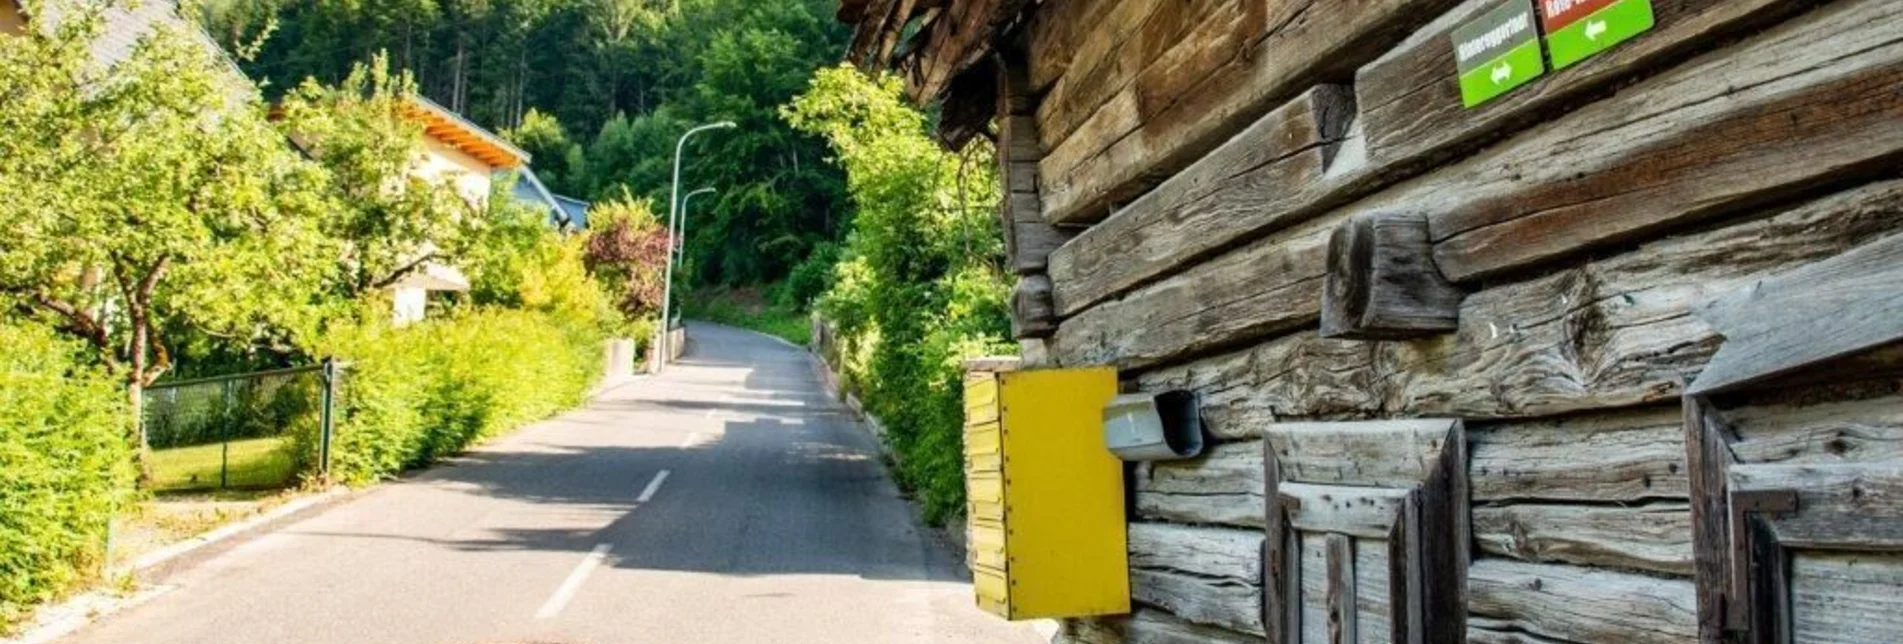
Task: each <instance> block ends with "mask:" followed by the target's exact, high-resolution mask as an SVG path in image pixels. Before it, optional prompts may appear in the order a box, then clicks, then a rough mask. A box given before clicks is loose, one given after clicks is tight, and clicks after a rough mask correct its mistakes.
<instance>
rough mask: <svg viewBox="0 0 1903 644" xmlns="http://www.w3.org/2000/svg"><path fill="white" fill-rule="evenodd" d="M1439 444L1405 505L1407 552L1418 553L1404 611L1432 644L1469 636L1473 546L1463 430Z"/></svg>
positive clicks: (1458, 426) (1454, 428) (1455, 429)
mask: <svg viewBox="0 0 1903 644" xmlns="http://www.w3.org/2000/svg"><path fill="white" fill-rule="evenodd" d="M1443 440H1444V442H1445V445H1443V446H1442V448H1441V450H1440V455H1439V459H1438V461H1439V462H1438V463H1436V464H1435V466H1434V467H1433V469H1432V470H1430V471H1429V473H1428V476H1427V478H1426V480H1424V481H1422V482H1421V487H1420V490H1419V491H1418V492H1417V493H1416V494H1415V495H1414V497H1413V498H1412V499H1410V500H1409V505H1408V510H1410V511H1412V512H1413V513H1414V515H1413V516H1410V517H1408V519H1410V520H1409V522H1408V525H1407V526H1405V530H1407V531H1409V534H1408V537H1407V538H1408V544H1407V545H1408V547H1409V548H1410V549H1414V551H1415V552H1418V553H1419V555H1418V559H1417V560H1416V561H1415V562H1412V563H1413V565H1414V566H1415V567H1416V570H1418V571H1419V572H1417V573H1416V574H1415V576H1414V577H1413V578H1412V579H1410V580H1409V582H1408V583H1409V588H1408V602H1409V607H1408V608H1409V610H1410V611H1411V615H1415V616H1418V617H1419V619H1420V621H1419V622H1417V623H1418V624H1419V626H1417V627H1416V629H1417V631H1418V632H1419V634H1420V637H1421V639H1422V640H1423V641H1430V642H1452V641H1457V640H1459V639H1460V637H1461V635H1462V634H1464V633H1466V632H1467V610H1466V608H1467V568H1468V567H1469V565H1470V563H1471V558H1472V554H1471V553H1470V552H1469V549H1470V548H1471V547H1472V543H1473V534H1472V532H1473V519H1472V517H1473V513H1472V511H1471V510H1470V509H1469V504H1470V502H1471V501H1470V499H1471V498H1472V492H1471V490H1469V489H1468V486H1467V435H1466V427H1465V426H1464V425H1463V424H1462V423H1461V422H1460V421H1453V423H1452V424H1451V426H1450V427H1449V428H1448V430H1447V435H1446V436H1445V438H1444V439H1443ZM1416 579H1417V580H1418V581H1415V580H1416ZM1415 584H1419V589H1418V590H1416V588H1415ZM1416 602H1418V603H1419V609H1418V610H1417V609H1415V603H1416Z"/></svg>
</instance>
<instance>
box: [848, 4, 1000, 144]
mask: <svg viewBox="0 0 1903 644" xmlns="http://www.w3.org/2000/svg"><path fill="white" fill-rule="evenodd" d="M1034 6H1035V2H1034V1H1033V0H840V1H839V9H838V11H837V12H836V13H835V17H836V18H838V20H839V21H840V22H844V23H847V24H851V25H854V27H853V35H852V44H851V45H850V47H849V49H848V50H847V52H846V55H847V57H848V58H849V59H851V60H852V61H853V62H854V63H855V64H857V65H859V67H860V68H861V69H868V70H873V69H890V70H892V71H894V72H896V73H897V74H898V75H899V77H900V78H902V79H904V80H905V89H906V93H907V94H909V95H910V96H911V97H912V99H913V100H914V101H917V102H919V103H941V102H942V103H944V106H943V107H944V109H943V110H942V116H941V118H940V120H939V135H940V138H941V140H943V141H944V142H945V143H947V144H948V145H950V146H952V147H958V146H961V145H963V144H964V142H965V141H968V140H970V139H971V138H972V137H973V136H976V135H977V133H978V132H979V131H981V130H982V129H983V128H984V126H985V124H986V123H988V122H990V120H991V116H992V111H993V110H992V109H991V108H992V106H993V102H994V101H995V100H996V82H997V81H996V68H995V67H994V66H993V65H992V64H991V60H990V59H991V55H992V54H993V53H994V51H995V47H996V46H997V43H998V42H999V41H1001V40H1004V39H1005V38H1004V35H1005V34H1007V33H1010V32H1013V30H1016V29H1018V28H1020V27H1021V26H1022V25H1023V24H1024V22H1025V18H1024V16H1025V14H1026V13H1027V12H1028V11H1030V10H1031V9H1032V8H1034Z"/></svg>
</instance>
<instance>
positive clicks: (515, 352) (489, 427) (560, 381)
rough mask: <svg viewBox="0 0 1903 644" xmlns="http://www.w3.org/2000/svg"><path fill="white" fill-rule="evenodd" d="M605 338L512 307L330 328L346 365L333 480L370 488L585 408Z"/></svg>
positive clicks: (331, 347) (330, 341)
mask: <svg viewBox="0 0 1903 644" xmlns="http://www.w3.org/2000/svg"><path fill="white" fill-rule="evenodd" d="M601 341H602V337H601V334H600V332H599V331H597V330H595V328H594V327H593V326H592V325H589V324H586V323H582V322H578V321H574V320H571V319H568V318H564V317H562V316H557V315H553V314H548V313H540V312H532V311H521V310H509V309H478V310H475V311H472V312H465V313H460V314H457V315H454V316H452V317H447V318H442V319H434V320H427V321H424V322H422V323H419V324H415V325H411V326H407V327H403V328H391V327H390V325H388V324H387V323H380V322H379V323H367V324H362V325H358V326H354V327H349V328H344V329H338V330H335V331H333V332H332V333H331V334H330V335H329V336H328V337H327V341H326V345H327V346H325V347H324V349H325V351H326V352H327V353H329V354H330V355H334V356H337V357H338V359H340V360H343V361H345V362H347V363H348V366H347V368H346V369H345V371H344V379H343V387H342V390H341V394H340V396H341V400H340V403H341V420H340V422H339V423H338V425H337V430H336V436H335V439H334V441H333V444H332V447H331V473H332V476H333V477H335V478H337V479H338V480H340V481H342V482H346V483H367V482H370V481H373V480H376V479H379V478H383V477H387V476H390V475H392V474H395V473H397V472H400V471H403V470H405V469H409V468H414V467H419V466H422V465H427V464H429V463H430V462H432V461H435V460H437V459H439V458H442V457H445V456H451V455H454V454H456V453H458V452H461V451H463V450H464V449H466V448H468V447H470V446H471V445H474V444H476V443H478V442H480V441H482V440H483V439H485V438H489V437H492V436H495V435H497V434H500V433H502V432H504V431H507V430H509V429H513V428H515V427H517V426H520V425H522V424H524V423H527V422H531V421H535V420H540V419H543V418H547V417H549V416H551V415H554V414H555V413H556V412H559V411H562V410H564V409H568V408H571V407H574V406H576V405H579V404H581V403H582V402H583V401H584V399H585V398H586V397H587V394H588V391H589V390H590V389H591V388H592V387H593V386H594V384H595V381H596V379H597V378H598V377H599V376H600V375H601V372H602V367H603V365H602V362H601V360H602V349H601V347H602V345H601ZM302 439H303V440H313V439H314V437H312V436H309V435H302ZM299 452H300V453H312V452H311V451H310V450H299Z"/></svg>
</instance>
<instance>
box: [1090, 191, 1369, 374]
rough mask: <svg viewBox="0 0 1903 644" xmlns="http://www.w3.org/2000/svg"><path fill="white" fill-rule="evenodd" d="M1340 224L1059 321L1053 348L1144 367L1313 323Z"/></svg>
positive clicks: (1297, 232)
mask: <svg viewBox="0 0 1903 644" xmlns="http://www.w3.org/2000/svg"><path fill="white" fill-rule="evenodd" d="M1334 223H1335V222H1333V221H1328V222H1315V223H1314V225H1303V226H1298V227H1296V228H1294V229H1291V230H1288V231H1283V232H1280V233H1276V234H1275V235H1272V236H1270V237H1269V238H1268V239H1267V240H1265V241H1264V242H1263V243H1262V245H1260V246H1259V247H1256V248H1259V249H1260V250H1259V251H1250V252H1240V253H1231V254H1227V255H1223V256H1221V257H1217V258H1215V259H1213V260H1210V261H1209V262H1206V263H1203V264H1198V265H1196V266H1195V267H1193V268H1191V269H1189V270H1187V271H1185V272H1183V273H1180V274H1177V275H1173V276H1171V277H1169V278H1167V279H1164V280H1163V281H1161V282H1157V283H1155V284H1152V285H1149V286H1146V287H1143V288H1142V289H1139V290H1137V291H1136V292H1134V293H1131V294H1130V295H1129V296H1126V297H1125V298H1124V299H1120V300H1113V301H1109V302H1104V303H1102V304H1099V305H1097V306H1094V307H1091V308H1089V309H1085V310H1084V311H1082V312H1080V313H1078V314H1077V315H1076V316H1074V317H1071V318H1069V319H1066V320H1064V321H1063V322H1061V323H1060V324H1059V325H1058V327H1057V334H1056V335H1055V336H1053V337H1052V341H1053V349H1054V350H1055V351H1056V352H1057V355H1058V357H1059V359H1060V360H1062V361H1064V363H1065V364H1079V365H1082V364H1115V365H1117V366H1118V367H1120V368H1123V369H1141V368H1144V367H1148V366H1152V365H1156V364H1159V363H1165V362H1168V361H1170V360H1174V359H1181V358H1182V357H1184V356H1193V355H1198V354H1203V353H1209V352H1212V351H1219V350H1222V349H1224V348H1227V347H1230V346H1233V345H1235V344H1236V343H1238V342H1241V341H1244V340H1248V339H1251V338H1257V337H1265V336H1270V335H1274V334H1277V333H1283V332H1287V331H1291V330H1294V329H1298V328H1302V327H1306V326H1311V325H1313V324H1314V323H1315V320H1316V319H1317V316H1318V315H1319V313H1320V310H1321V308H1320V307H1321V299H1322V288H1323V283H1324V281H1325V279H1326V277H1327V263H1328V236H1329V233H1330V232H1332V228H1333V225H1334ZM1060 250H1061V249H1060Z"/></svg>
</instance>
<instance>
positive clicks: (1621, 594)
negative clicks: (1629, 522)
mask: <svg viewBox="0 0 1903 644" xmlns="http://www.w3.org/2000/svg"><path fill="white" fill-rule="evenodd" d="M1469 573H1470V575H1469V578H1470V584H1471V586H1470V587H1471V589H1472V597H1471V601H1470V603H1469V605H1468V608H1469V610H1470V611H1471V612H1472V613H1473V616H1474V617H1473V620H1472V622H1471V623H1472V628H1473V629H1475V630H1482V631H1503V632H1520V633H1525V634H1528V635H1531V636H1534V637H1538V638H1543V639H1547V640H1554V641H1568V642H1621V643H1626V644H1655V643H1656V644H1682V643H1684V642H1689V641H1693V640H1694V639H1695V638H1696V637H1697V636H1698V628H1697V622H1696V618H1695V615H1694V612H1693V605H1694V600H1693V597H1692V583H1691V582H1690V581H1685V580H1677V579H1661V578H1658V577H1651V576H1646V575H1641V574H1636V573H1622V572H1614V571H1610V570H1593V569H1588V568H1580V567H1576V566H1563V565H1550V564H1532V563H1521V562H1517V561H1512V560H1507V559H1491V558H1483V559H1478V560H1476V561H1474V562H1473V567H1472V568H1471V569H1470V570H1469Z"/></svg>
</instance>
